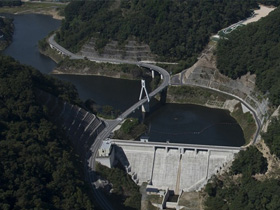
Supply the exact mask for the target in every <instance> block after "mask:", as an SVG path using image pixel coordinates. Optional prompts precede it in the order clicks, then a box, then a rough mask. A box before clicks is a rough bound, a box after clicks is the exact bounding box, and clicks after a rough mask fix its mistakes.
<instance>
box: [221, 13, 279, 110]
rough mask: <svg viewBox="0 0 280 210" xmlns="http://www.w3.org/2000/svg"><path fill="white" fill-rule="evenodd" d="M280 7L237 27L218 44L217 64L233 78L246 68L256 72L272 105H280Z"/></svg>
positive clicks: (258, 84)
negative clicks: (259, 18) (253, 21)
mask: <svg viewBox="0 0 280 210" xmlns="http://www.w3.org/2000/svg"><path fill="white" fill-rule="evenodd" d="M279 25H280V8H277V9H275V10H274V11H273V12H271V13H270V14H269V15H268V16H267V17H265V18H263V19H261V20H260V21H258V22H255V23H252V24H249V25H247V26H246V27H239V28H238V29H237V30H235V31H233V32H232V33H230V34H229V35H228V36H227V37H226V39H222V40H220V41H219V43H218V47H217V66H218V69H219V70H220V71H221V72H222V73H223V74H225V75H227V76H229V77H231V78H233V79H236V78H238V77H240V76H242V75H244V74H246V73H247V72H250V73H252V74H256V75H257V79H256V85H257V87H258V88H259V89H260V90H261V91H262V92H263V93H264V94H267V93H269V94H268V97H269V99H270V101H271V103H272V104H273V105H276V106H278V105H280V97H279V96H280V86H279V84H280V69H279V65H280V57H279V56H278V55H279V54H280V35H279V34H280V28H279Z"/></svg>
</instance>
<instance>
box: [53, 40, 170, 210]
mask: <svg viewBox="0 0 280 210" xmlns="http://www.w3.org/2000/svg"><path fill="white" fill-rule="evenodd" d="M48 42H49V44H51V45H52V46H53V47H55V48H56V49H57V50H59V51H60V52H62V53H63V54H64V55H67V56H69V57H70V59H84V57H83V56H81V55H76V54H73V53H71V52H70V51H68V50H66V49H65V48H63V47H62V46H60V45H59V44H58V43H56V42H55V40H54V35H52V36H50V38H49V39H48ZM87 58H88V59H89V60H91V61H95V62H106V63H116V64H122V63H126V64H134V65H138V66H140V67H144V68H147V69H149V70H151V71H157V72H158V73H159V74H161V75H162V82H161V84H160V86H159V87H157V88H156V89H155V90H154V91H152V92H151V93H149V97H150V98H152V97H154V96H155V95H156V94H158V93H160V92H161V91H162V90H164V89H165V88H166V87H167V86H168V85H169V81H170V75H169V73H168V72H167V71H166V70H165V69H163V68H160V67H158V66H155V65H152V64H147V63H143V62H134V61H124V60H117V59H104V58H95V57H87ZM147 100H148V99H147V97H145V98H143V99H141V100H140V101H138V102H136V103H135V104H134V105H133V106H131V107H130V108H128V109H127V110H126V111H125V112H124V113H122V114H121V115H120V116H119V117H118V118H117V119H116V120H114V121H110V123H109V124H107V125H106V127H105V129H104V130H103V131H102V132H101V133H100V134H99V135H98V136H97V138H96V140H95V142H94V143H93V144H92V146H91V149H90V150H91V151H90V152H91V154H89V155H90V158H89V160H87V161H88V167H89V170H88V173H87V174H88V177H87V178H88V180H89V181H90V182H91V183H93V182H94V181H95V180H96V179H97V178H96V174H95V172H94V171H95V167H96V163H95V158H96V156H97V152H98V149H99V148H100V146H101V144H102V141H103V140H104V139H106V138H107V137H108V136H109V135H110V133H111V132H112V131H113V130H114V129H115V128H116V127H117V126H118V125H119V124H120V123H121V122H122V121H123V120H124V119H125V118H126V117H127V116H128V115H130V114H131V113H132V112H133V111H134V110H135V109H137V108H139V107H140V106H141V105H143V104H144V103H147ZM88 167H86V168H88ZM93 192H94V194H95V197H96V199H97V201H98V203H99V204H100V206H101V207H102V208H104V209H106V210H107V209H108V210H111V209H114V208H113V207H112V206H111V204H110V203H109V202H108V200H107V199H106V197H104V195H103V194H102V193H100V191H99V190H97V189H95V186H93Z"/></svg>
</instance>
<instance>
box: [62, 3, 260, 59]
mask: <svg viewBox="0 0 280 210" xmlns="http://www.w3.org/2000/svg"><path fill="white" fill-rule="evenodd" d="M256 7H257V4H256V1H255V0H250V1H239V0H221V1H204V0H196V1H188V0H186V1H180V0H174V1H170V0H152V1H151V0H120V1H73V2H71V3H70V4H69V5H68V6H67V7H66V8H65V20H64V21H63V22H62V26H61V30H60V31H59V32H58V33H57V41H58V42H59V43H60V44H61V45H62V46H64V47H66V48H67V49H69V50H71V51H73V52H77V51H79V50H80V49H81V46H82V45H83V44H84V43H85V42H86V41H87V40H88V39H89V38H90V37H95V38H97V40H96V47H97V50H98V49H102V48H103V47H104V46H105V45H106V44H107V43H108V42H109V41H110V40H117V41H119V44H120V45H121V44H122V43H124V42H125V41H126V40H128V39H130V38H136V39H137V40H138V41H140V42H142V41H143V42H144V43H146V44H148V45H149V46H150V48H151V50H152V53H154V54H156V55H158V57H159V58H160V59H162V60H163V59H164V60H165V61H178V60H184V61H187V62H188V63H192V62H193V61H194V60H195V59H196V56H197V55H198V54H199V53H200V52H201V51H202V49H203V48H204V47H205V45H206V44H207V43H208V40H209V36H210V35H211V34H213V33H216V32H217V31H218V30H220V29H221V28H223V27H226V26H228V25H230V24H232V23H235V22H237V21H239V20H241V19H243V18H245V17H248V16H250V15H251V9H252V8H256Z"/></svg>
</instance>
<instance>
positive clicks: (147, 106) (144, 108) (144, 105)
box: [141, 103, 150, 113]
mask: <svg viewBox="0 0 280 210" xmlns="http://www.w3.org/2000/svg"><path fill="white" fill-rule="evenodd" d="M141 108H142V112H144V113H145V112H149V111H150V106H149V103H144V104H143V105H142V106H141Z"/></svg>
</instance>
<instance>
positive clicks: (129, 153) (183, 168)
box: [115, 141, 239, 194]
mask: <svg viewBox="0 0 280 210" xmlns="http://www.w3.org/2000/svg"><path fill="white" fill-rule="evenodd" d="M115 144H116V145H118V146H119V147H121V148H122V151H123V154H122V155H123V156H125V157H122V159H125V160H126V161H121V162H122V163H123V165H125V166H126V168H128V172H129V173H130V174H131V175H132V178H133V179H134V181H135V182H136V183H138V184H139V185H141V184H142V183H143V182H148V183H150V184H152V185H153V186H155V187H158V188H162V187H168V188H169V189H170V190H174V192H175V193H177V194H178V193H179V192H180V191H181V190H183V191H194V190H199V189H200V188H201V187H203V186H204V185H205V184H206V183H207V180H208V179H209V178H211V176H212V175H214V174H216V173H217V172H219V171H220V170H221V169H222V168H223V167H224V166H225V165H226V164H227V163H228V162H230V161H231V160H233V158H234V154H235V153H237V152H238V151H239V149H232V150H231V149H228V150H227V149H203V150H202V149H201V150H200V149H190V148H180V147H178V148H176V147H170V148H168V147H167V148H161V147H157V146H152V145H144V144H140V145H139V144H138V145H137V144H136V145H129V144H123V143H121V141H118V142H115Z"/></svg>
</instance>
